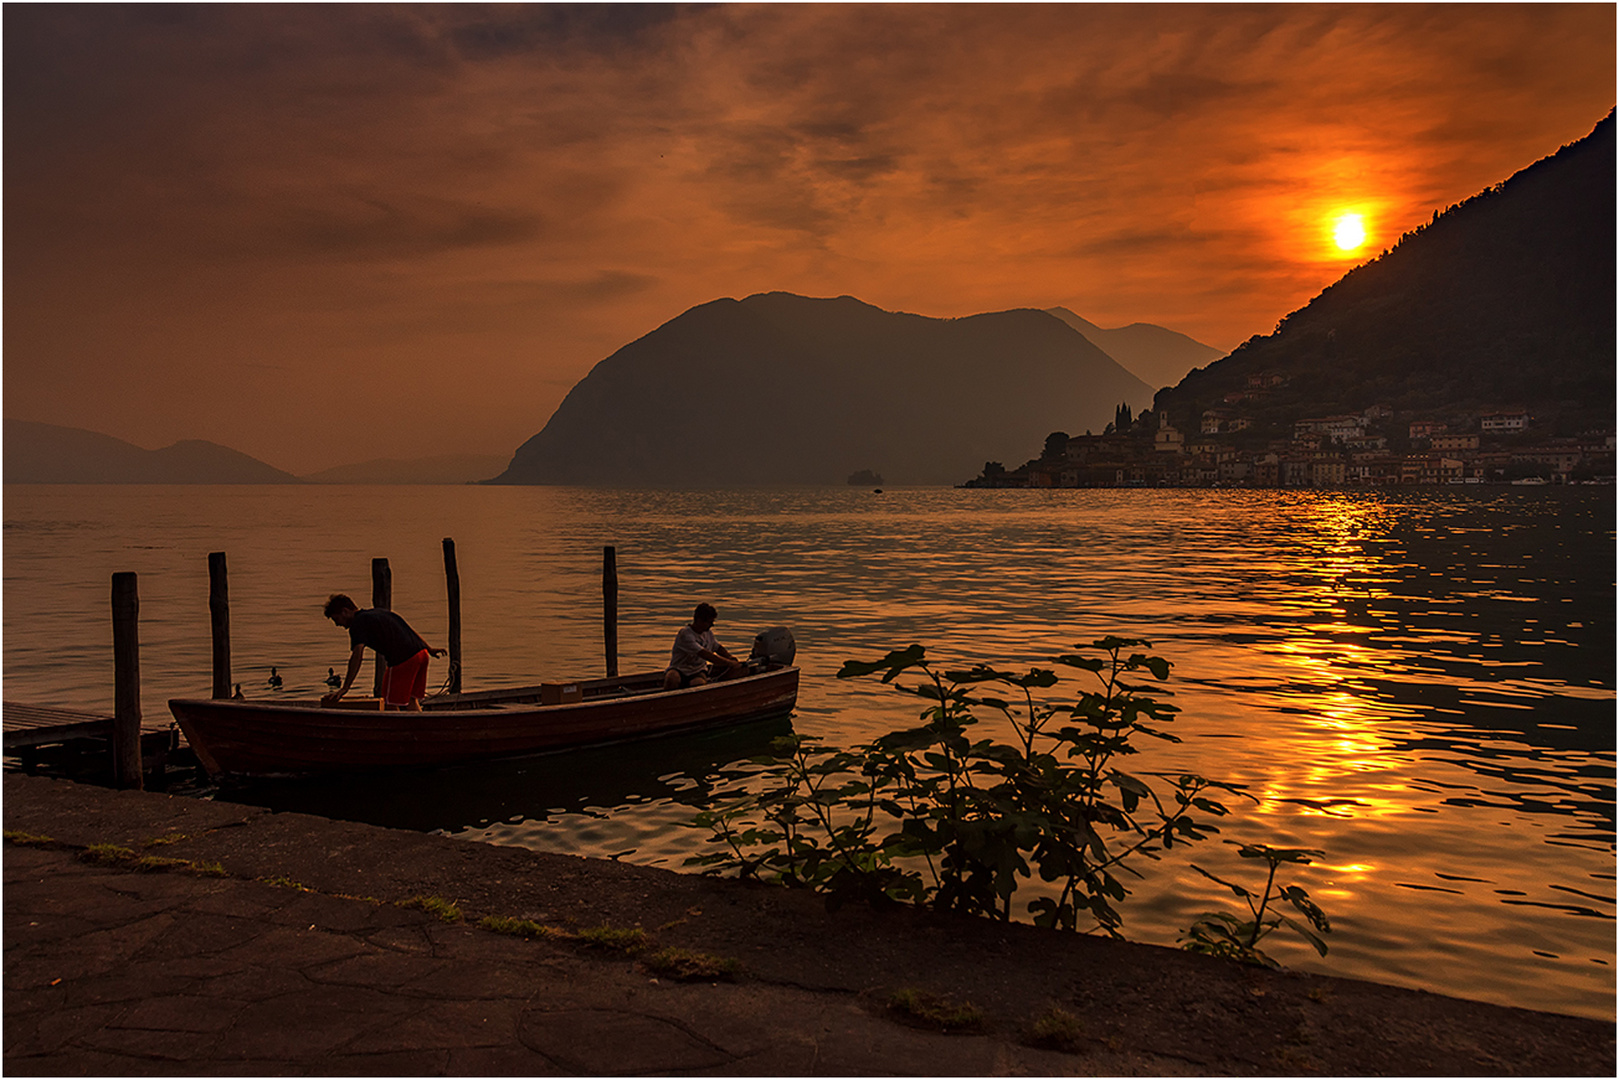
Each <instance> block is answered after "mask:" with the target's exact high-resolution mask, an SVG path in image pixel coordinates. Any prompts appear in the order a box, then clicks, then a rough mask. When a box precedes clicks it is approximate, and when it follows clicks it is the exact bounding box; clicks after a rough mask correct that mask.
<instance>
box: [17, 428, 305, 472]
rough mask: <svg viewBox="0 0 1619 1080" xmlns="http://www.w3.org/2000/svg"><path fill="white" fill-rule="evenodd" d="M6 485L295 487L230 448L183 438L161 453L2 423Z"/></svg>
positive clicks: (72, 431)
mask: <svg viewBox="0 0 1619 1080" xmlns="http://www.w3.org/2000/svg"><path fill="white" fill-rule="evenodd" d="M5 482H6V483H8V484H298V483H302V481H301V480H299V479H298V478H297V477H296V476H294V475H292V474H291V473H288V472H282V471H281V470H280V469H277V468H275V467H274V466H271V465H266V464H265V463H264V462H262V461H260V460H258V459H257V458H254V457H249V456H248V455H246V454H244V453H242V452H241V451H239V450H232V449H231V448H230V447H228V446H220V445H219V444H218V443H211V442H206V441H204V440H201V439H186V440H183V441H181V442H177V443H175V444H174V445H172V446H166V447H164V448H163V449H161V450H145V449H142V448H141V447H139V446H136V445H135V444H134V443H128V442H125V441H124V440H122V439H115V438H113V437H112V436H111V435H102V434H99V433H97V432H94V431H85V430H84V429H82V428H71V427H60V426H58V425H56V424H40V423H36V422H34V421H30V420H7V421H5Z"/></svg>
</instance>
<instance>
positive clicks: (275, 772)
mask: <svg viewBox="0 0 1619 1080" xmlns="http://www.w3.org/2000/svg"><path fill="white" fill-rule="evenodd" d="M797 702H798V668H796V667H793V666H792V665H791V664H782V663H777V662H773V661H762V660H756V661H753V662H751V663H750V673H749V674H747V675H743V676H738V677H737V678H734V679H722V680H720V681H718V682H711V683H708V684H706V685H704V686H693V687H690V688H688V689H685V690H665V689H663V672H661V671H656V672H646V673H643V674H639V675H627V676H623V677H619V678H606V679H589V680H583V681H579V682H571V683H541V684H540V685H538V686H525V687H516V688H512V689H508V690H484V691H479V692H475V693H465V694H445V695H440V696H438V697H432V698H428V699H427V700H426V701H424V702H423V703H422V709H423V711H421V712H403V711H394V710H386V711H384V710H383V709H382V707H381V703H380V702H379V701H377V700H376V699H370V700H369V701H366V700H361V701H358V702H350V701H347V700H345V701H343V702H341V703H340V705H339V707H323V706H322V705H321V704H320V702H319V701H306V702H288V701H277V702H275V703H269V702H259V701H244V700H241V699H233V698H175V699H173V700H171V701H170V702H169V711H170V712H172V713H173V714H174V718H175V720H176V721H178V722H179V724H180V730H181V731H182V732H184V733H185V737H186V740H187V742H189V743H190V744H191V748H192V750H193V751H195V753H196V755H197V758H198V760H199V761H201V762H202V764H203V767H204V768H206V769H207V770H208V773H209V775H211V776H214V777H221V778H222V777H230V776H253V777H261V776H263V777H267V776H299V775H310V774H321V773H326V774H331V773H344V772H370V771H375V770H380V769H391V768H409V767H423V766H433V765H449V764H453V763H457V762H467V761H479V760H485V759H492V758H502V757H519V756H522V755H526V754H541V753H547V752H551V751H557V750H569V749H573V748H576V747H584V746H595V745H600V744H604V743H613V742H623V741H626V740H631V739H647V738H653V737H656V736H660V735H672V734H675V733H678V732H688V731H701V730H707V729H712V728H720V727H728V726H731V725H735V724H742V723H747V722H750V721H754V720H763V719H767V718H770V717H777V716H782V715H785V714H786V713H788V712H790V711H792V708H793V706H794V705H795V704H797Z"/></svg>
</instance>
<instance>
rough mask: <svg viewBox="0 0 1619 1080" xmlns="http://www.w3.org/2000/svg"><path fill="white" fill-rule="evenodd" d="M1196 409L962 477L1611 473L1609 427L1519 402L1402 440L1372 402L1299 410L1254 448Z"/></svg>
mask: <svg viewBox="0 0 1619 1080" xmlns="http://www.w3.org/2000/svg"><path fill="white" fill-rule="evenodd" d="M1196 419H1197V420H1198V421H1199V426H1200V427H1201V431H1200V432H1199V433H1198V434H1197V435H1195V436H1193V437H1190V438H1188V437H1187V436H1186V435H1184V434H1183V433H1182V432H1181V431H1180V430H1179V429H1178V428H1176V427H1175V426H1174V425H1172V424H1171V423H1170V422H1169V415H1168V414H1167V413H1163V412H1160V413H1158V414H1157V415H1156V422H1154V418H1153V417H1152V416H1151V415H1149V414H1143V415H1142V417H1141V419H1140V420H1138V421H1137V422H1135V423H1134V424H1132V425H1130V426H1129V428H1128V429H1127V430H1126V431H1123V432H1118V431H1114V430H1113V429H1112V427H1111V425H1110V426H1109V429H1108V431H1106V432H1105V433H1103V434H1101V435H1079V436H1074V437H1072V438H1070V439H1068V440H1067V442H1066V444H1064V445H1063V446H1062V447H1060V448H1056V447H1048V453H1051V454H1052V455H1054V456H1052V457H1051V458H1050V459H1046V458H1037V459H1035V460H1032V461H1029V462H1027V463H1026V464H1024V465H1023V466H1022V467H1020V468H1017V469H1010V470H1006V469H998V470H997V471H995V472H994V473H993V474H989V473H986V474H985V475H983V476H979V477H976V478H974V479H973V480H969V481H968V482H967V483H966V484H965V485H963V486H965V487H975V488H986V487H988V488H1030V487H1039V488H1078V487H1216V486H1219V487H1253V488H1342V487H1392V486H1403V485H1426V484H1465V483H1512V482H1519V481H1527V482H1530V483H1536V482H1542V481H1543V482H1547V483H1575V482H1596V483H1612V482H1613V481H1614V450H1615V447H1614V433H1613V432H1611V431H1598V432H1587V433H1584V434H1581V435H1579V436H1577V437H1572V438H1569V437H1563V438H1554V437H1545V438H1541V439H1534V437H1533V433H1532V424H1533V419H1532V417H1530V415H1529V414H1528V413H1527V412H1526V411H1524V410H1522V409H1497V410H1494V411H1490V412H1485V413H1482V414H1480V415H1479V416H1477V417H1473V418H1470V419H1468V420H1467V421H1466V422H1463V423H1458V424H1457V426H1458V427H1462V428H1476V429H1477V430H1459V431H1451V430H1450V424H1451V423H1452V422H1456V418H1455V417H1454V416H1453V417H1452V418H1451V420H1450V421H1438V420H1431V419H1423V420H1412V421H1408V422H1407V423H1406V424H1405V425H1404V430H1405V432H1406V436H1407V437H1406V438H1405V439H1403V440H1402V439H1399V438H1398V435H1397V434H1396V435H1395V436H1392V437H1391V435H1390V434H1389V433H1388V429H1389V428H1390V427H1392V426H1393V421H1394V412H1393V410H1392V409H1389V408H1388V407H1387V406H1381V405H1379V406H1373V407H1372V408H1370V409H1367V410H1366V411H1365V412H1364V413H1360V414H1353V415H1337V416H1323V417H1308V418H1305V419H1301V420H1298V421H1296V422H1294V423H1293V424H1292V425H1291V427H1292V432H1293V437H1292V438H1290V439H1286V438H1284V439H1276V440H1272V441H1270V442H1269V443H1267V444H1266V445H1265V446H1264V447H1263V448H1262V449H1256V448H1255V447H1254V446H1253V445H1252V442H1251V440H1250V441H1249V442H1248V443H1246V444H1239V443H1238V442H1233V441H1231V440H1232V437H1233V436H1235V435H1237V433H1238V432H1240V431H1244V430H1247V429H1248V427H1249V426H1250V425H1249V424H1248V423H1247V422H1246V418H1244V417H1241V416H1239V415H1233V414H1232V413H1231V412H1230V411H1229V410H1227V409H1210V410H1207V411H1205V412H1203V413H1201V414H1200V415H1199V416H1198V417H1197V418H1196ZM1486 423H1488V424H1489V425H1490V426H1489V427H1486V426H1485V425H1486ZM1371 428H1381V429H1382V430H1368V429H1371ZM1284 430H1285V429H1284ZM1394 430H1395V431H1396V433H1397V432H1398V431H1399V428H1395V429H1394ZM1391 443H1394V444H1395V448H1391Z"/></svg>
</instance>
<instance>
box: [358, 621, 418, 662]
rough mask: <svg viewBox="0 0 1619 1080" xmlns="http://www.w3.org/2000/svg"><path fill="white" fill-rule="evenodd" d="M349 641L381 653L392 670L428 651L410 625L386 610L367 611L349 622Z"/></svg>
mask: <svg viewBox="0 0 1619 1080" xmlns="http://www.w3.org/2000/svg"><path fill="white" fill-rule="evenodd" d="M349 642H350V644H352V645H368V646H370V647H371V648H373V649H375V650H377V652H379V653H381V654H382V659H383V661H384V662H386V663H387V665H388V666H389V667H393V666H395V665H396V664H402V663H404V662H405V661H406V660H409V659H410V658H411V657H413V656H415V655H416V654H417V653H419V652H421V651H422V650H423V649H425V648H427V642H425V641H423V640H422V636H421V635H420V634H418V633H417V632H416V631H414V630H412V629H411V628H410V623H408V622H406V621H405V620H404V619H402V618H400V617H399V616H398V615H395V614H394V613H393V612H391V611H388V610H387V609H385V608H365V609H363V610H360V611H356V612H355V613H354V619H353V621H351V622H350V623H349Z"/></svg>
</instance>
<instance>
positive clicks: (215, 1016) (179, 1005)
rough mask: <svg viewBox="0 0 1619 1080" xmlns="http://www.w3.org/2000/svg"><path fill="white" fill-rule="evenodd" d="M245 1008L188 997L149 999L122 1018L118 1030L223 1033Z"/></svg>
mask: <svg viewBox="0 0 1619 1080" xmlns="http://www.w3.org/2000/svg"><path fill="white" fill-rule="evenodd" d="M243 1008H245V1006H244V1004H243V1003H242V1002H239V1001H222V1000H219V999H215V998H207V997H198V996H195V995H187V994H170V995H167V996H164V997H153V998H148V999H147V1000H145V1001H141V1002H139V1003H138V1004H136V1005H134V1006H132V1007H131V1008H130V1009H129V1010H128V1011H127V1012H125V1013H124V1014H123V1015H122V1016H120V1017H119V1018H118V1021H117V1023H116V1024H114V1025H113V1027H115V1028H141V1029H145V1030H149V1031H191V1032H198V1031H223V1030H225V1029H226V1028H227V1027H229V1026H230V1025H231V1022H232V1021H234V1020H235V1019H236V1017H237V1016H239V1015H240V1014H241V1012H242V1010H243Z"/></svg>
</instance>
